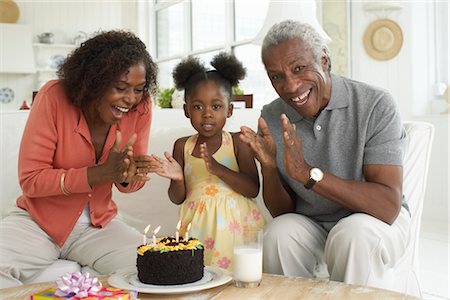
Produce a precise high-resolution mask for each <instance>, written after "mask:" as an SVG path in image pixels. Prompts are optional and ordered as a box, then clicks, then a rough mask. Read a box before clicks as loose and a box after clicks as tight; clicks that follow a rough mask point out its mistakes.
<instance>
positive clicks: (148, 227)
mask: <svg viewBox="0 0 450 300" xmlns="http://www.w3.org/2000/svg"><path fill="white" fill-rule="evenodd" d="M150 226H152V224H148V225H147V227H145V229H144V234H147V232H148V230H149V229H150Z"/></svg>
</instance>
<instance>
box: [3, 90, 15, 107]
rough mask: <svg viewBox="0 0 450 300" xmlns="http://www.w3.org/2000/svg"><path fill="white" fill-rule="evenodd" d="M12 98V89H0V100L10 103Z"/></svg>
mask: <svg viewBox="0 0 450 300" xmlns="http://www.w3.org/2000/svg"><path fill="white" fill-rule="evenodd" d="M13 100H14V91H13V90H12V89H11V88H9V87H4V88H1V89H0V102H1V103H5V104H6V103H10V102H12V101H13Z"/></svg>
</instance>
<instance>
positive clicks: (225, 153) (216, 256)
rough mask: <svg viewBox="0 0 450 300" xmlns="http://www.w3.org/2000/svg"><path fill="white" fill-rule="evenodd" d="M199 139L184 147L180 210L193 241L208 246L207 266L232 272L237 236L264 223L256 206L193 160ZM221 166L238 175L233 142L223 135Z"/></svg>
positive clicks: (217, 156) (216, 156)
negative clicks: (184, 191)
mask: <svg viewBox="0 0 450 300" xmlns="http://www.w3.org/2000/svg"><path fill="white" fill-rule="evenodd" d="M197 138H198V135H194V136H191V137H189V139H188V140H187V141H186V144H185V146H184V180H185V183H186V200H185V201H184V202H183V204H182V205H181V208H180V218H181V221H182V224H183V229H186V226H187V225H188V224H189V223H191V229H190V230H189V236H190V237H196V238H198V239H199V240H200V241H202V242H203V244H204V246H205V265H208V266H217V267H220V268H223V269H228V270H232V259H233V239H234V235H236V234H237V235H239V234H242V230H243V229H244V228H262V227H263V226H264V219H263V217H262V215H261V213H260V211H259V209H258V208H257V206H256V204H255V203H254V202H253V201H252V200H251V199H249V198H246V197H244V196H242V195H241V194H239V193H236V192H235V191H233V190H232V189H231V188H230V187H229V186H228V185H227V184H226V183H225V182H223V181H222V180H221V179H220V178H219V177H217V176H215V175H211V174H210V173H209V172H208V170H207V169H206V166H205V162H204V161H203V159H201V158H197V157H194V156H192V151H193V150H194V147H195V144H196V141H197ZM213 157H214V159H215V160H216V161H217V162H219V163H220V164H222V165H224V166H226V167H228V168H229V169H231V170H234V171H239V167H238V164H237V160H236V156H235V154H234V146H233V138H232V136H231V134H230V133H229V132H225V131H223V133H222V146H221V147H220V148H219V149H218V150H217V152H216V153H214V155H213Z"/></svg>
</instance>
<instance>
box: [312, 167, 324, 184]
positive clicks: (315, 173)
mask: <svg viewBox="0 0 450 300" xmlns="http://www.w3.org/2000/svg"><path fill="white" fill-rule="evenodd" d="M310 176H311V178H312V179H314V180H315V181H320V180H322V178H323V172H322V171H321V170H320V169H318V168H313V169H311V173H310Z"/></svg>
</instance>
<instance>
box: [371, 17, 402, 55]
mask: <svg viewBox="0 0 450 300" xmlns="http://www.w3.org/2000/svg"><path fill="white" fill-rule="evenodd" d="M402 44H403V34H402V30H401V28H400V26H399V25H398V24H397V23H395V22H394V21H392V20H389V19H379V20H376V21H374V22H372V23H370V24H369V26H368V27H367V29H366V32H365V33H364V48H365V49H366V52H367V54H368V55H369V56H370V57H372V58H374V59H376V60H389V59H391V58H393V57H395V56H396V55H397V54H398V53H399V52H400V49H401V48H402Z"/></svg>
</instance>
